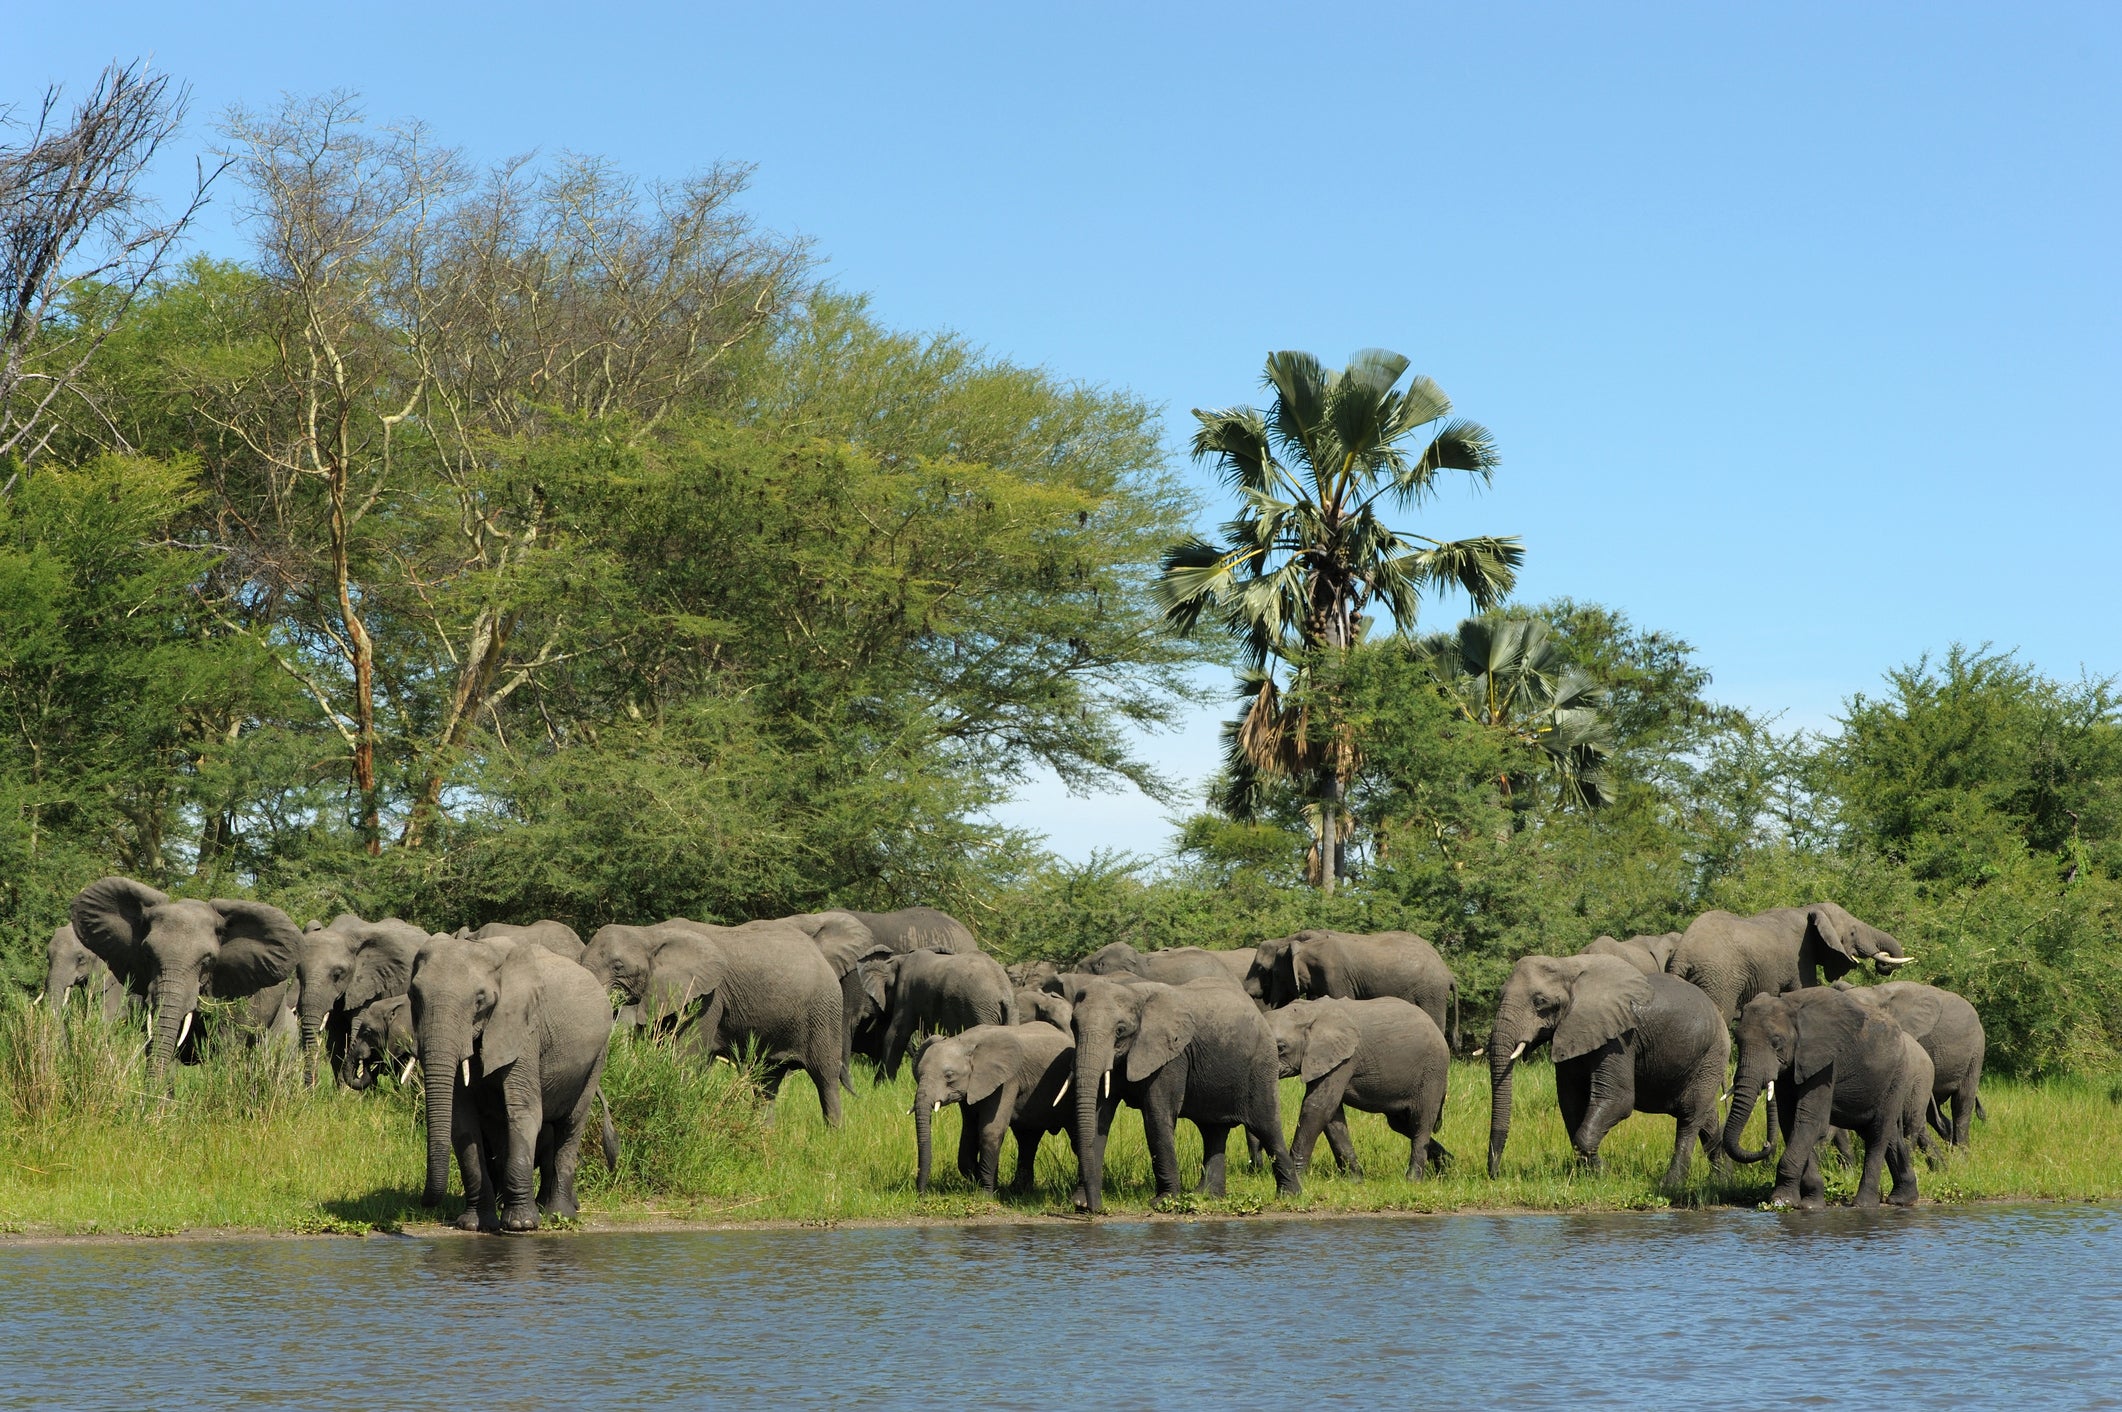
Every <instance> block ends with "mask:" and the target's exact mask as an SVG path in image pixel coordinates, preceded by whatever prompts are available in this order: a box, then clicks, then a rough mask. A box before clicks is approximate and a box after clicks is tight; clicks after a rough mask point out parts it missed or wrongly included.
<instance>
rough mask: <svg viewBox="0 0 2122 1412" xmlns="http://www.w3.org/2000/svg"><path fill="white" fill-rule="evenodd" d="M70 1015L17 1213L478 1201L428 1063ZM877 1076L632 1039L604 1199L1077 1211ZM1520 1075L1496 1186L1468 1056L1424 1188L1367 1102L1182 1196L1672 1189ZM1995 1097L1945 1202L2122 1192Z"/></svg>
mask: <svg viewBox="0 0 2122 1412" xmlns="http://www.w3.org/2000/svg"><path fill="white" fill-rule="evenodd" d="M67 1021H68V1022H67V1023H66V1024H65V1025H64V1026H63V1027H62V1026H61V1025H60V1024H58V1023H57V1022H56V1020H55V1017H54V1016H52V1015H51V1014H49V1013H48V1012H45V1011H44V1010H42V1009H41V1008H40V1007H33V1006H30V1005H27V1004H25V1003H23V1002H21V1001H19V1000H17V999H15V998H13V997H4V998H0V1228H4V1229H7V1230H36V1231H50V1232H61V1233H66V1232H91V1231H103V1232H132V1233H136V1234H157V1233H165V1232H169V1231H174V1230H179V1229H228V1228H242V1229H260V1230H274V1231H301V1230H366V1229H370V1228H377V1227H380V1228H395V1227H402V1226H407V1225H416V1224H419V1223H423V1222H427V1221H431V1220H436V1219H447V1218H448V1217H450V1216H452V1215H454V1214H455V1212H456V1210H457V1209H458V1203H457V1202H456V1201H455V1199H454V1198H452V1200H451V1201H450V1202H449V1203H448V1204H446V1205H445V1206H444V1207H443V1208H441V1209H440V1210H439V1211H427V1210H423V1209H422V1208H421V1207H420V1205H419V1199H418V1198H419V1190H420V1184H421V1179H422V1175H423V1154H424V1142H425V1134H424V1131H423V1128H422V1117H421V1107H420V1102H419V1098H420V1094H419V1083H418V1079H417V1077H415V1079H414V1081H413V1082H412V1083H411V1084H408V1085H405V1086H402V1087H401V1086H400V1085H399V1084H398V1083H397V1082H396V1081H395V1078H394V1077H385V1078H383V1079H381V1080H379V1081H378V1083H377V1084H376V1086H375V1087H374V1088H373V1089H371V1090H370V1091H369V1092H367V1093H353V1092H350V1091H348V1090H346V1089H342V1088H337V1087H334V1086H332V1085H331V1084H330V1083H329V1081H328V1080H326V1081H325V1082H323V1083H320V1085H319V1086H318V1087H316V1088H313V1089H312V1088H305V1087H304V1086H303V1085H302V1083H301V1080H300V1076H299V1071H298V1069H297V1066H296V1064H295V1061H294V1056H293V1055H292V1053H291V1052H289V1050H288V1049H287V1048H286V1047H285V1046H261V1047H253V1046H249V1045H246V1044H244V1043H243V1042H242V1041H241V1039H240V1038H238V1037H236V1036H234V1035H233V1034H229V1033H225V1032H222V1031H220V1030H216V1031H214V1032H211V1033H209V1035H208V1037H207V1040H206V1043H205V1045H204V1051H205V1062H203V1063H201V1064H198V1065H193V1066H185V1067H182V1068H178V1069H176V1070H174V1071H173V1073H172V1075H171V1081H170V1083H169V1085H168V1090H167V1092H165V1093H162V1094H150V1093H149V1092H148V1091H147V1089H146V1086H145V1066H144V1064H143V1062H142V1059H141V1055H140V1051H141V1048H142V1044H143V1041H144V1038H145V1036H144V1032H143V1031H142V1030H141V1029H140V1028H139V1026H137V1025H121V1026H106V1025H104V1024H103V1023H102V1022H101V1020H100V1018H99V1017H95V1016H91V1015H85V1014H81V1013H78V1012H77V1013H75V1014H72V1015H70V1016H68V1017H67ZM855 1085H856V1089H857V1092H856V1093H854V1094H853V1095H847V1096H844V1105H843V1106H844V1114H845V1121H844V1123H843V1126H842V1127H841V1128H840V1129H838V1130H837V1131H835V1130H831V1129H828V1128H826V1126H825V1124H824V1120H823V1117H822V1115H821V1113H820V1111H819V1104H818V1096H817V1093H816V1091H815V1090H814V1089H813V1088H812V1087H811V1086H810V1083H809V1081H808V1080H807V1079H804V1078H803V1077H801V1076H800V1075H799V1076H796V1077H793V1078H791V1079H790V1080H789V1081H788V1082H787V1084H786V1085H785V1086H784V1087H783V1089H782V1091H781V1095H780V1098H779V1101H778V1102H776V1103H774V1104H773V1105H771V1106H770V1107H769V1106H767V1105H765V1104H764V1102H763V1098H762V1094H761V1091H760V1086H759V1079H758V1073H757V1071H756V1069H755V1068H751V1067H746V1066H736V1065H730V1064H726V1063H714V1064H709V1065H704V1066H703V1065H701V1064H699V1063H698V1062H697V1061H695V1060H693V1059H692V1058H691V1057H689V1056H687V1055H684V1054H681V1053H679V1052H677V1050H675V1049H674V1048H673V1047H672V1046H671V1045H670V1044H669V1043H667V1042H663V1041H653V1040H642V1039H635V1038H630V1037H622V1038H618V1039H615V1040H614V1042H613V1046H612V1053H611V1058H610V1061H609V1064H608V1065H607V1067H606V1070H605V1090H606V1095H607V1098H608V1099H609V1102H610V1104H611V1110H612V1114H613V1117H614V1120H615V1122H616V1123H617V1125H618V1128H619V1132H620V1143H621V1149H622V1155H621V1159H620V1163H619V1167H618V1169H617V1171H607V1170H606V1169H605V1166H604V1162H603V1159H602V1157H601V1156H599V1155H598V1154H597V1153H596V1151H595V1145H596V1144H595V1141H594V1137H593V1136H592V1137H591V1138H590V1140H589V1141H587V1142H586V1143H585V1150H584V1153H583V1162H582V1168H581V1176H580V1194H581V1197H582V1205H583V1214H584V1216H585V1218H586V1219H588V1220H590V1221H592V1222H597V1223H609V1224H627V1223H636V1222H641V1221H654V1220H660V1219H670V1220H686V1221H728V1222H744V1221H759V1220H791V1221H804V1222H834V1221H855V1220H905V1219H920V1218H934V1219H946V1220H951V1219H965V1218H977V1217H983V1216H989V1215H994V1216H1018V1217H1024V1218H1030V1219H1037V1218H1040V1217H1043V1216H1066V1215H1069V1214H1071V1210H1070V1207H1069V1201H1068V1198H1069V1193H1070V1190H1071V1189H1072V1188H1073V1186H1074V1184H1075V1180H1076V1165H1075V1158H1074V1155H1073V1153H1072V1152H1071V1151H1070V1150H1069V1147H1068V1144H1067V1142H1066V1141H1065V1139H1063V1138H1062V1137H1059V1136H1052V1137H1049V1138H1048V1139H1047V1140H1046V1142H1045V1144H1044V1145H1043V1146H1042V1147H1041V1149H1040V1152H1039V1154H1038V1160H1037V1164H1036V1167H1035V1174H1036V1179H1037V1185H1036V1188H1035V1190H1034V1191H1033V1192H1032V1193H1031V1194H1029V1195H1027V1196H1022V1197H1012V1196H1009V1195H1007V1194H1006V1193H1005V1194H1004V1195H1003V1196H1002V1197H1000V1198H994V1197H989V1196H987V1195H986V1194H985V1193H983V1192H981V1191H980V1190H979V1189H978V1188H977V1187H976V1186H974V1185H973V1184H971V1183H969V1182H967V1181H965V1180H964V1179H962V1178H960V1177H959V1176H958V1174H957V1173H956V1171H955V1170H953V1169H952V1163H951V1160H950V1158H951V1154H954V1153H955V1151H956V1140H957V1130H956V1124H957V1122H958V1117H957V1110H955V1109H946V1110H945V1111H944V1113H943V1115H942V1116H941V1117H940V1118H939V1119H938V1120H937V1131H936V1142H937V1151H938V1153H939V1154H940V1155H941V1161H940V1162H939V1171H938V1175H937V1180H936V1183H935V1186H934V1188H933V1189H932V1192H931V1194H930V1195H929V1196H928V1197H926V1198H922V1197H918V1196H916V1195H915V1193H914V1189H913V1187H914V1131H913V1120H912V1119H911V1118H910V1117H909V1116H908V1115H907V1107H908V1105H909V1104H910V1103H911V1101H912V1097H913V1079H912V1075H911V1073H909V1072H902V1074H901V1075H900V1077H899V1078H898V1080H897V1081H896V1082H892V1083H885V1084H877V1085H873V1084H872V1083H871V1080H870V1075H869V1074H868V1072H867V1071H866V1070H862V1069H859V1068H858V1071H857V1074H856V1079H855ZM1516 1089H1517V1107H1516V1115H1515V1121H1514V1123H1513V1126H1512V1131H1511V1140H1510V1147H1509V1150H1508V1152H1507V1153H1506V1155H1505V1159H1504V1170H1503V1175H1502V1177H1501V1178H1500V1179H1499V1180H1497V1181H1493V1182H1492V1181H1490V1180H1489V1179H1488V1177H1487V1175H1486V1168H1485V1164H1486V1144H1487V1133H1488V1084H1487V1071H1486V1070H1485V1069H1484V1068H1483V1067H1481V1066H1480V1065H1478V1064H1459V1065H1455V1066H1454V1068H1453V1072H1452V1079H1451V1094H1450V1098H1449V1100H1448V1102H1447V1104H1446V1108H1445V1115H1444V1122H1443V1125H1442V1127H1441V1128H1440V1130H1439V1134H1438V1135H1439V1138H1440V1140H1441V1141H1442V1142H1443V1143H1444V1145H1445V1146H1446V1147H1447V1148H1449V1149H1450V1150H1451V1152H1452V1153H1453V1159H1454V1160H1453V1161H1452V1162H1451V1163H1450V1164H1449V1165H1448V1166H1447V1168H1446V1169H1445V1170H1444V1171H1443V1172H1441V1173H1438V1174H1436V1175H1434V1176H1432V1177H1431V1178H1430V1179H1429V1180H1427V1181H1424V1182H1419V1183H1410V1182H1407V1181H1404V1180H1403V1179H1402V1178H1401V1175H1400V1174H1401V1172H1402V1170H1403V1169H1404V1168H1405V1166H1406V1162H1407V1147H1406V1143H1405V1141H1404V1140H1403V1139H1401V1138H1399V1137H1396V1136H1395V1135H1393V1134H1392V1133H1391V1132H1390V1131H1388V1130H1387V1129H1386V1127H1385V1125H1384V1123H1383V1121H1382V1120H1380V1119H1378V1118H1377V1117H1375V1116H1374V1115H1371V1114H1354V1113H1352V1114H1350V1129H1351V1132H1352V1135H1353V1137H1354V1141H1355V1146H1356V1152H1357V1156H1358V1158H1359V1160H1360V1162H1361V1164H1362V1166H1363V1167H1364V1169H1365V1172H1366V1175H1365V1176H1364V1177H1362V1178H1361V1179H1357V1178H1352V1177H1347V1176H1343V1175H1341V1174H1339V1173H1337V1172H1336V1171H1335V1170H1334V1168H1333V1161H1332V1158H1331V1156H1330V1155H1329V1153H1328V1151H1327V1148H1326V1145H1325V1144H1324V1143H1321V1144H1320V1146H1319V1149H1318V1151H1317V1152H1316V1153H1315V1154H1314V1158H1313V1167H1312V1170H1311V1172H1310V1173H1309V1174H1308V1175H1307V1177H1306V1180H1305V1189H1304V1193H1303V1194H1302V1195H1301V1196H1299V1197H1297V1198H1294V1199H1293V1200H1290V1201H1287V1202H1278V1201H1277V1200H1276V1198H1275V1194H1274V1184H1273V1181H1272V1179H1271V1178H1270V1177H1269V1176H1268V1175H1267V1174H1265V1173H1252V1172H1248V1171H1247V1170H1246V1169H1245V1162H1244V1147H1243V1143H1242V1141H1241V1140H1239V1139H1236V1138H1234V1139H1233V1142H1232V1156H1231V1160H1230V1163H1229V1168H1230V1179H1229V1190H1228V1194H1227V1196H1225V1197H1224V1198H1223V1199H1221V1200H1220V1201H1216V1200H1208V1199H1205V1198H1197V1197H1188V1198H1184V1199H1182V1200H1180V1201H1179V1202H1177V1203H1174V1205H1175V1206H1176V1208H1177V1209H1178V1210H1180V1211H1199V1212H1227V1213H1244V1212H1249V1211H1253V1210H1266V1209H1278V1210H1294V1211H1299V1212H1362V1211H1452V1210H1472V1209H1523V1210H1547V1211H1556V1210H1620V1209H1631V1208H1642V1207H1655V1206H1662V1205H1665V1204H1667V1202H1668V1200H1669V1198H1668V1197H1667V1196H1666V1195H1665V1194H1662V1193H1660V1192H1659V1191H1658V1189H1657V1182H1658V1179H1659V1177H1660V1176H1661V1175H1662V1174H1663V1172H1664V1170H1665V1165H1666V1160H1667V1158H1668V1157H1669V1156H1670V1154H1671V1150H1672V1136H1673V1126H1672V1120H1671V1119H1669V1118H1659V1117H1651V1116H1647V1115H1638V1116H1636V1117H1633V1118H1630V1119H1629V1120H1628V1121H1626V1122H1625V1123H1623V1124H1622V1125H1621V1126H1620V1127H1619V1128H1617V1129H1616V1130H1615V1131H1614V1132H1613V1134H1612V1135H1611V1136H1610V1137H1609V1138H1608V1139H1607V1142H1606V1145H1605V1153H1604V1155H1605V1159H1606V1161H1605V1170H1604V1171H1601V1172H1592V1171H1588V1170H1586V1169H1584V1168H1583V1167H1581V1166H1580V1165H1578V1164H1577V1162H1576V1161H1575V1159H1574V1157H1573V1155H1572V1154H1571V1152H1570V1149H1569V1144H1568V1142H1567V1140H1566V1139H1565V1137H1564V1136H1563V1133H1562V1124H1561V1120H1560V1118H1559V1117H1558V1116H1557V1113H1556V1109H1555V1103H1554V1080H1553V1070H1552V1069H1551V1068H1549V1067H1548V1066H1546V1065H1544V1064H1540V1063H1533V1062H1528V1063H1526V1064H1524V1065H1521V1066H1520V1069H1519V1077H1518V1080H1517V1084H1516ZM1300 1098H1301V1086H1300V1085H1299V1084H1298V1083H1297V1082H1296V1081H1295V1080H1288V1081H1285V1082H1284V1084H1283V1085H1282V1101H1283V1119H1284V1131H1285V1132H1288V1131H1289V1130H1290V1129H1291V1128H1292V1127H1293V1126H1294V1124H1295V1119H1296V1111H1297V1104H1298V1102H1299V1100H1300ZM1984 1101H1985V1103H1986V1106H1987V1107H1988V1110H1989V1114H1990V1117H1989V1121H1988V1122H1986V1123H1978V1124H1977V1125H1976V1127H1975V1138H1974V1150H1973V1151H1972V1152H1970V1153H1965V1154H1955V1155H1953V1156H1951V1157H1949V1158H1947V1159H1946V1160H1945V1161H1944V1162H1942V1163H1941V1164H1939V1165H1937V1166H1934V1167H1933V1166H1924V1167H1922V1168H1921V1169H1920V1170H1919V1178H1918V1180H1919V1182H1920V1184H1921V1186H1922V1191H1923V1195H1924V1197H1925V1199H1926V1200H1931V1201H1969V1200H1981V1199H1990V1198H2005V1197H2018V1198H2031V1199H2080V1200H2082V1199H2115V1198H2118V1197H2122V1164H2117V1163H2115V1162H2114V1161H2113V1160H2112V1158H2111V1157H2110V1156H2109V1154H2110V1153H2112V1152H2113V1151H2115V1150H2116V1147H2117V1144H2118V1140H2122V1089H2118V1088H2116V1087H2115V1086H2112V1085H2110V1084H2109V1083H2107V1082H2106V1081H2095V1080H2088V1079H2057V1080H2053V1081H2049V1082H2046V1083H2014V1082H2008V1081H2001V1080H1995V1081H1991V1082H1989V1083H1988V1084H1986V1085H1985V1087H1984ZM1014 1147H1015V1143H1014V1139H1010V1140H1008V1141H1007V1142H1006V1143H1005V1150H1004V1154H1003V1173H1004V1175H1005V1178H1006V1177H1007V1175H1008V1174H1009V1173H1011V1172H1013V1171H1014V1169H1015V1155H1014ZM1179 1147H1180V1153H1181V1162H1182V1171H1183V1173H1184V1176H1185V1178H1186V1180H1187V1182H1188V1184H1189V1186H1191V1185H1192V1183H1193V1182H1195V1181H1196V1180H1198V1177H1199V1172H1200V1157H1201V1153H1200V1139H1199V1136H1198V1134H1197V1133H1195V1131H1194V1130H1193V1128H1192V1127H1191V1126H1190V1125H1187V1124H1182V1125H1181V1127H1180V1136H1179ZM1827 1171H1828V1180H1829V1192H1830V1195H1831V1196H1841V1197H1847V1196H1848V1195H1849V1194H1850V1193H1851V1192H1852V1191H1853V1190H1854V1188H1855V1185H1856V1176H1857V1174H1856V1172H1855V1170H1854V1169H1850V1168H1844V1167H1842V1166H1841V1165H1839V1164H1837V1163H1835V1162H1834V1161H1833V1160H1832V1159H1831V1158H1830V1160H1829V1161H1828V1163H1827ZM1106 1172H1107V1192H1106V1206H1107V1209H1108V1211H1110V1212H1112V1213H1115V1214H1129V1213H1140V1212H1143V1211H1146V1210H1148V1209H1149V1207H1150V1205H1151V1202H1152V1198H1153V1196H1154V1186H1153V1182H1152V1180H1151V1175H1150V1167H1149V1156H1148V1149H1147V1147H1146V1145H1145V1144H1144V1142H1143V1140H1142V1125H1141V1120H1140V1117H1139V1116H1138V1115H1137V1114H1136V1113H1135V1112H1134V1111H1133V1110H1132V1109H1122V1110H1121V1113H1120V1117H1119V1119H1118V1121H1117V1122H1116V1123H1115V1124H1114V1127H1113V1135H1112V1142H1111V1145H1110V1148H1109V1149H1108V1154H1107V1163H1106ZM1772 1181H1773V1174H1772V1172H1771V1171H1770V1170H1769V1169H1768V1168H1767V1167H1765V1166H1762V1167H1743V1168H1738V1169H1736V1170H1735V1171H1734V1172H1733V1173H1732V1175H1731V1176H1730V1177H1729V1178H1727V1179H1719V1178H1717V1177H1716V1176H1714V1175H1713V1174H1712V1173H1711V1171H1710V1168H1709V1165H1708V1163H1707V1161H1706V1160H1705V1159H1703V1158H1702V1157H1700V1156H1697V1157H1696V1158H1695V1164H1694V1176H1693V1178H1692V1180H1691V1182H1690V1185H1689V1186H1688V1188H1687V1189H1686V1190H1685V1191H1683V1192H1682V1193H1679V1194H1678V1196H1677V1197H1676V1198H1671V1199H1674V1200H1677V1201H1679V1202H1682V1203H1696V1204H1704V1205H1716V1204H1738V1205H1749V1204H1752V1203H1754V1202H1758V1201H1759V1200H1761V1199H1762V1198H1764V1197H1765V1196H1766V1195H1767V1193H1768V1189H1769V1187H1770V1185H1771V1184H1772Z"/></svg>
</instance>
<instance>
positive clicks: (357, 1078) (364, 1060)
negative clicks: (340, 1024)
mask: <svg viewBox="0 0 2122 1412" xmlns="http://www.w3.org/2000/svg"><path fill="white" fill-rule="evenodd" d="M419 1056H420V1037H419V1036H418V1035H417V1034H415V1033H414V1032H413V1002H412V998H411V997H410V996H405V995H393V996H391V997H389V998H388V999H385V1000H378V1001H376V1002H374V1003H373V1004H370V1005H367V1006H364V1007H363V1008H362V1010H361V1012H360V1013H359V1014H357V1015H355V1016H354V1019H353V1023H352V1024H351V1025H350V1026H348V1028H347V1036H346V1053H345V1054H344V1055H343V1056H342V1057H341V1058H340V1060H339V1082H340V1083H343V1084H345V1085H346V1086H347V1087H348V1088H350V1089H353V1090H355V1091H356V1092H359V1091H360V1090H362V1089H366V1088H368V1087H369V1086H370V1085H372V1084H374V1083H375V1082H376V1074H377V1073H378V1072H379V1071H380V1070H382V1069H384V1068H386V1067H389V1068H392V1069H397V1070H398V1082H400V1083H404V1082H405V1081H406V1080H407V1079H409V1078H411V1077H412V1074H413V1065H414V1063H415V1062H417V1061H418V1059H419ZM401 1066H402V1067H401Z"/></svg>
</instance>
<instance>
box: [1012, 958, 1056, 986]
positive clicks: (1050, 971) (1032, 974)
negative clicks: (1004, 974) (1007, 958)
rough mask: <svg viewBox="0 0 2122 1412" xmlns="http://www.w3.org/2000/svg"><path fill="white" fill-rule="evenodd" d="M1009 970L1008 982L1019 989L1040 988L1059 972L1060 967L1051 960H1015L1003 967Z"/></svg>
mask: <svg viewBox="0 0 2122 1412" xmlns="http://www.w3.org/2000/svg"><path fill="white" fill-rule="evenodd" d="M1002 969H1004V970H1005V971H1008V972H1009V983H1010V984H1011V985H1013V986H1015V987H1016V988H1017V989H1019V990H1041V989H1044V988H1045V985H1046V983H1047V982H1048V981H1050V980H1052V979H1053V978H1054V977H1055V976H1058V975H1060V974H1061V968H1060V967H1059V966H1057V965H1055V964H1054V963H1053V962H1051V961H1015V962H1012V963H1011V964H1009V965H1007V966H1005V967H1003V968H1002Z"/></svg>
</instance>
